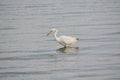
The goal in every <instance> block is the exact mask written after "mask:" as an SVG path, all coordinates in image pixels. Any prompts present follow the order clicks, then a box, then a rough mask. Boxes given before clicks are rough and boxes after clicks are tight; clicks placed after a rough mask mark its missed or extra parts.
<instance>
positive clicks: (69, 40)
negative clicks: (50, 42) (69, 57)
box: [47, 28, 79, 47]
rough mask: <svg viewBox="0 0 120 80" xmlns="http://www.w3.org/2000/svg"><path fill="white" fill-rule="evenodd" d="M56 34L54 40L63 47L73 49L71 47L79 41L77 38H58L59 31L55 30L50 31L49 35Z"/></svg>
mask: <svg viewBox="0 0 120 80" xmlns="http://www.w3.org/2000/svg"><path fill="white" fill-rule="evenodd" d="M52 32H53V33H54V38H55V40H56V41H57V42H58V43H60V44H61V45H63V46H64V47H71V45H73V44H75V43H76V42H78V41H79V38H75V37H71V36H60V37H57V33H58V30H57V29H55V28H53V29H51V30H49V31H48V34H47V36H48V35H49V34H51V33H52Z"/></svg>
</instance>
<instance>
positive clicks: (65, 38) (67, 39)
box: [60, 36, 77, 45]
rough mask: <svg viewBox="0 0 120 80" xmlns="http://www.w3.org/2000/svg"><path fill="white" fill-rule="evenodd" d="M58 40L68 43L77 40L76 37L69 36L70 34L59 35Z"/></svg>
mask: <svg viewBox="0 0 120 80" xmlns="http://www.w3.org/2000/svg"><path fill="white" fill-rule="evenodd" d="M60 40H61V41H62V42H64V43H65V44H68V45H70V44H74V43H76V42H77V40H76V38H74V37H70V36H60Z"/></svg>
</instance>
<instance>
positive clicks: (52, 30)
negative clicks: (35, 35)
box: [47, 28, 57, 36]
mask: <svg viewBox="0 0 120 80" xmlns="http://www.w3.org/2000/svg"><path fill="white" fill-rule="evenodd" d="M56 31H57V30H56V29H55V28H53V29H51V30H49V31H48V33H47V36H49V35H50V34H51V33H52V32H56Z"/></svg>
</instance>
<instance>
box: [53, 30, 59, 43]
mask: <svg viewBox="0 0 120 80" xmlns="http://www.w3.org/2000/svg"><path fill="white" fill-rule="evenodd" d="M57 33H58V31H57V30H55V32H54V38H55V40H56V41H59V38H58V37H57Z"/></svg>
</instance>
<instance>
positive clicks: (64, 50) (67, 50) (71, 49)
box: [57, 47, 79, 53]
mask: <svg viewBox="0 0 120 80" xmlns="http://www.w3.org/2000/svg"><path fill="white" fill-rule="evenodd" d="M57 51H59V52H62V53H76V52H78V51H79V47H62V48H59V49H57Z"/></svg>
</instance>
